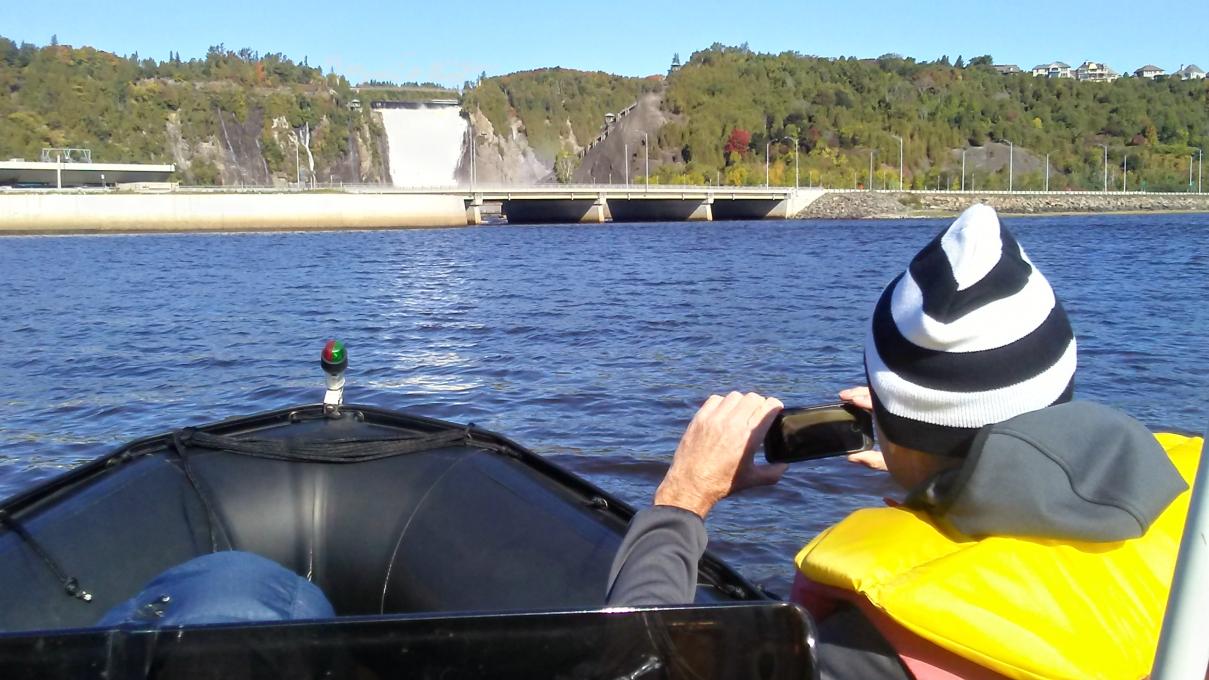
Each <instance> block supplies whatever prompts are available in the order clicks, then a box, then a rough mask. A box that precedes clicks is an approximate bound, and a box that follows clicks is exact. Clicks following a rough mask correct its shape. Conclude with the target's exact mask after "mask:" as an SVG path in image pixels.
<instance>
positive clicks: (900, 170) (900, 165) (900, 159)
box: [890, 135, 903, 191]
mask: <svg viewBox="0 0 1209 680" xmlns="http://www.w3.org/2000/svg"><path fill="white" fill-rule="evenodd" d="M890 136H891V137H893V138H895V139H897V140H898V190H899V191H902V190H903V138H902V137H899V136H898V135H890Z"/></svg>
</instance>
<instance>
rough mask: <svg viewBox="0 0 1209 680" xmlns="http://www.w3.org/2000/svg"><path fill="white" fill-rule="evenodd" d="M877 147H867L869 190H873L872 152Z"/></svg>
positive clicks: (874, 151)
mask: <svg viewBox="0 0 1209 680" xmlns="http://www.w3.org/2000/svg"><path fill="white" fill-rule="evenodd" d="M876 152H877V149H869V191H875V189H874V188H873V154H874V153H876Z"/></svg>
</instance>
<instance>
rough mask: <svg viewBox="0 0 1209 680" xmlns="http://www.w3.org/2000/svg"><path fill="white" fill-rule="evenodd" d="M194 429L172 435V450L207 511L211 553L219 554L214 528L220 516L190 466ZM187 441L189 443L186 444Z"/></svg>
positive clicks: (186, 429) (178, 431)
mask: <svg viewBox="0 0 1209 680" xmlns="http://www.w3.org/2000/svg"><path fill="white" fill-rule="evenodd" d="M196 434H197V432H195V431H194V430H193V429H192V428H185V429H183V430H177V431H176V432H173V433H172V450H173V451H174V452H175V453H176V456H177V457H178V458H180V461H181V469H182V470H184V472H185V479H187V480H189V486H191V487H193V492H194V493H196V494H197V498H198V500H200V501H201V504H202V507H204V508H205V509H206V528H207V529H208V530H209V533H210V552H218V535H217V533H216V532H215V530H214V528H215V526H217V524H218V514H217V513H215V512H214V506H213V505H212V504H211V503H210V497H209V496H207V495H206V492H205V489H203V488H202V484H201V482H200V481H199V480H198V479H197V477H196V476H194V474H193V467H192V466H191V465H189V456H188V455H186V453H185V451H186V450H187V449H188V447H189V444H192V443H193V442H192V438H193V436H194V435H196ZM186 440H188V442H187V443H186Z"/></svg>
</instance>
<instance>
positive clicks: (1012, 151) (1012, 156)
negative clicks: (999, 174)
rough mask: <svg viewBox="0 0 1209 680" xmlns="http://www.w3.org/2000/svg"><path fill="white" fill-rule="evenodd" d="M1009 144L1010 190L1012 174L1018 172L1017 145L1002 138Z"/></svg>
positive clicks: (1009, 188) (1009, 187)
mask: <svg viewBox="0 0 1209 680" xmlns="http://www.w3.org/2000/svg"><path fill="white" fill-rule="evenodd" d="M1000 141H1002V142H1003V143H1004V144H1007V145H1008V192H1011V191H1012V175H1014V174H1015V172H1016V145H1015V144H1012V143H1011V142H1009V141H1008V140H1006V139H1003V140H1000Z"/></svg>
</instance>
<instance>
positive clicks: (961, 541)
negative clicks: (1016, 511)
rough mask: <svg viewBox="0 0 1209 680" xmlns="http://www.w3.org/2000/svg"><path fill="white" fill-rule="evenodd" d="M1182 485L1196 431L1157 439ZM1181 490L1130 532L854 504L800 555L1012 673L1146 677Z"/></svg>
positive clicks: (933, 637)
mask: <svg viewBox="0 0 1209 680" xmlns="http://www.w3.org/2000/svg"><path fill="white" fill-rule="evenodd" d="M1155 436H1156V438H1157V439H1158V441H1159V444H1161V445H1162V446H1163V448H1164V449H1165V450H1166V451H1167V455H1168V456H1170V457H1171V460H1172V462H1173V463H1174V464H1175V466H1176V468H1177V469H1178V470H1179V472H1180V474H1181V475H1182V476H1183V477H1184V480H1185V481H1186V482H1188V484H1189V485H1191V483H1192V479H1193V478H1194V476H1195V474H1196V465H1197V462H1198V460H1199V457H1200V451H1201V447H1202V444H1203V440H1202V438H1201V437H1184V436H1181V435H1174V434H1158V435H1155ZM1189 496H1190V494H1189V492H1184V493H1182V494H1180V495H1179V496H1178V497H1176V499H1175V500H1174V501H1172V503H1171V504H1170V505H1169V506H1168V507H1167V509H1166V510H1164V511H1163V512H1162V514H1161V515H1160V516H1159V517H1158V519H1157V520H1155V522H1154V524H1152V525H1151V526H1150V528H1149V530H1147V532H1146V533H1145V534H1144V535H1143V536H1141V537H1139V538H1135V539H1131V540H1126V541H1116V542H1109V543H1091V542H1072V541H1057V540H1034V539H1022V538H1004V537H989V538H984V539H981V540H973V539H969V538H965V537H960V536H958V537H952V536H950V535H946V534H945V533H944V532H942V530H941V529H940V528H938V527H937V525H936V524H934V523H933V521H932V520H931V519H930V517H929V516H928V515H927V514H926V513H924V512H921V511H915V510H909V509H906V508H871V509H865V510H858V511H857V512H855V513H853V514H851V515H849V516H848V517H847V518H846V519H844V520H843V521H841V522H840V523H838V524H836V525H835V526H833V527H831V528H829V529H827V530H826V531H824V532H823V533H821V534H819V535H818V536H817V537H816V538H815V539H814V540H813V541H811V542H810V543H809V544H808V545H807V546H806V547H805V548H803V549H802V551H801V552H799V553H798V555H797V559H796V561H797V564H798V569H799V571H800V572H801V573H802V575H803V576H804V577H805V578H806V579H808V580H810V581H813V582H815V583H819V584H822V585H824V586H831V587H834V588H839V589H841V590H844V591H848V592H852V593H857V594H859V595H860V596H861V597H863V598H865V599H867V600H868V602H869V603H870V604H871V605H872V606H873V607H875V608H876V609H877V610H880V611H881V612H883V613H885V614H886V615H887V616H888V617H889V618H890V619H892V620H893V621H894V622H895V623H896V624H897V625H900V626H902V627H903V628H906V629H907V630H909V631H910V632H912V633H914V634H915V635H917V636H919V637H921V638H923V639H925V640H927V641H929V642H931V643H934V644H936V645H938V646H939V647H941V648H943V649H945V650H947V651H949V652H952V653H953V654H956V655H957V656H960V657H963V658H965V659H969V660H970V661H972V662H974V663H976V664H978V665H979V666H982V667H985V668H988V669H991V670H992V671H994V672H996V673H999V674H1002V675H1005V676H1008V677H1012V678H1142V677H1145V676H1146V675H1147V674H1149V673H1150V668H1151V665H1152V663H1153V661H1154V654H1155V649H1156V647H1157V645H1158V636H1159V629H1160V627H1161V626H1162V620H1163V612H1164V609H1165V607H1166V604H1167V593H1168V590H1169V589H1170V587H1171V576H1172V572H1173V570H1174V568H1175V558H1176V554H1177V553H1178V550H1179V542H1180V538H1181V534H1182V532H1183V527H1184V519H1185V517H1186V516H1187V514H1188V500H1189Z"/></svg>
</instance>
